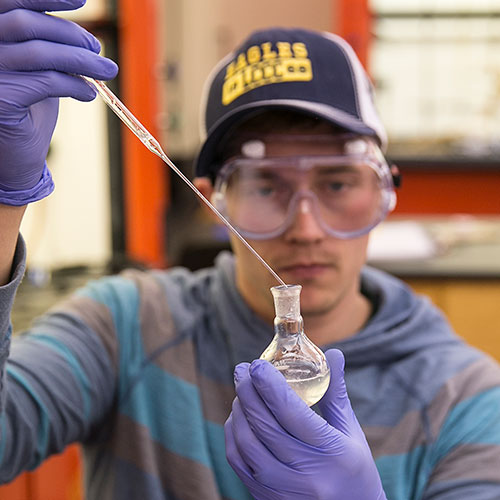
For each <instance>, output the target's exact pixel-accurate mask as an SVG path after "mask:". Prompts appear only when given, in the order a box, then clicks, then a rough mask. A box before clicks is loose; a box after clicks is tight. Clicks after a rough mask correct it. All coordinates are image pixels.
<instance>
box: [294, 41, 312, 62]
mask: <svg viewBox="0 0 500 500" xmlns="http://www.w3.org/2000/svg"><path fill="white" fill-rule="evenodd" d="M292 50H293V55H294V56H295V57H298V58H306V57H307V56H308V55H309V53H308V52H307V47H306V44H305V43H303V42H295V43H294V44H293V45H292Z"/></svg>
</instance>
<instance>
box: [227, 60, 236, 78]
mask: <svg viewBox="0 0 500 500" xmlns="http://www.w3.org/2000/svg"><path fill="white" fill-rule="evenodd" d="M235 70H236V64H235V63H234V61H233V62H231V63H229V64H228V65H227V68H226V76H225V77H224V79H225V80H227V79H228V78H231V77H232V76H233V75H234V72H235Z"/></svg>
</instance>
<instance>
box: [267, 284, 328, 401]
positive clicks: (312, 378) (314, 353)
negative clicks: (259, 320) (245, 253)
mask: <svg viewBox="0 0 500 500" xmlns="http://www.w3.org/2000/svg"><path fill="white" fill-rule="evenodd" d="M301 290H302V287H301V286H300V285H286V286H274V287H272V288H271V293H272V294H273V298H274V308H275V311H276V317H275V318H274V332H275V334H274V338H273V340H272V341H271V343H270V344H269V345H268V346H267V348H266V349H265V351H264V352H263V353H262V355H261V356H260V358H261V359H265V360H266V361H269V362H270V363H271V364H272V365H274V366H275V367H276V368H277V369H278V370H279V371H280V372H281V373H282V374H283V376H284V377H285V379H286V381H287V382H288V384H289V385H290V386H291V387H292V389H293V390H294V391H295V392H296V393H297V394H298V395H299V396H300V397H301V398H302V399H303V400H304V401H305V402H306V403H307V404H308V405H309V406H312V405H313V404H315V403H316V402H318V401H319V400H320V399H321V398H322V397H323V394H324V393H325V392H326V390H327V389H328V385H329V383H330V368H329V367H328V363H327V362H326V358H325V355H324V354H323V352H322V351H321V350H320V349H319V348H318V347H316V346H315V345H314V344H313V343H312V342H311V341H310V340H309V339H308V338H307V336H306V334H305V333H304V328H303V320H302V316H301V315H300V292H301Z"/></svg>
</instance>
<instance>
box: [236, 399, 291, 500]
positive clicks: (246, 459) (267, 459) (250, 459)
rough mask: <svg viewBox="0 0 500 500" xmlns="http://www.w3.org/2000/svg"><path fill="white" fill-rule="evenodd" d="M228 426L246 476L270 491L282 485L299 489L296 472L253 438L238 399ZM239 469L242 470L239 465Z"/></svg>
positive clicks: (253, 435)
mask: <svg viewBox="0 0 500 500" xmlns="http://www.w3.org/2000/svg"><path fill="white" fill-rule="evenodd" d="M230 425H231V436H230V439H232V440H233V442H234V446H236V450H237V453H238V454H237V456H238V457H239V459H240V460H241V461H242V462H243V463H244V464H245V468H246V474H248V475H249V476H250V477H251V478H252V479H253V480H254V481H256V482H257V483H258V484H259V485H261V486H263V487H265V488H269V489H270V490H273V489H274V488H275V487H277V486H279V487H280V489H282V488H283V484H287V485H289V486H290V487H292V491H293V488H294V487H300V485H299V484H298V483H297V481H296V480H295V478H296V477H297V472H296V471H293V470H292V469H290V468H288V467H287V466H286V465H285V464H283V463H281V462H280V461H279V460H278V459H277V458H276V457H275V456H274V455H273V454H272V453H271V452H270V451H269V450H268V449H267V448H266V447H265V446H264V445H263V444H262V443H261V442H260V440H259V439H258V438H257V436H255V434H254V432H253V430H252V429H251V428H250V425H249V424H248V421H247V420H246V417H245V414H244V413H243V410H242V408H241V405H240V401H239V400H238V398H236V399H235V400H234V402H233V411H232V413H231V416H230ZM240 467H242V468H243V466H242V465H241V464H240ZM297 491H298V490H297ZM266 498H267V497H266Z"/></svg>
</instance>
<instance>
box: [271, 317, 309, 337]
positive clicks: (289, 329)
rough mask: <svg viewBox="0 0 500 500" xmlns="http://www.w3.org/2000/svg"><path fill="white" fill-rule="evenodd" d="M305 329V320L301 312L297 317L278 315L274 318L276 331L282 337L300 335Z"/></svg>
mask: <svg viewBox="0 0 500 500" xmlns="http://www.w3.org/2000/svg"><path fill="white" fill-rule="evenodd" d="M303 331H304V322H303V320H302V316H301V315H300V314H299V315H298V316H296V317H290V316H285V317H281V316H276V317H275V318H274V332H275V333H276V334H278V335H279V336H281V337H285V336H290V335H300V334H301V333H303Z"/></svg>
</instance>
